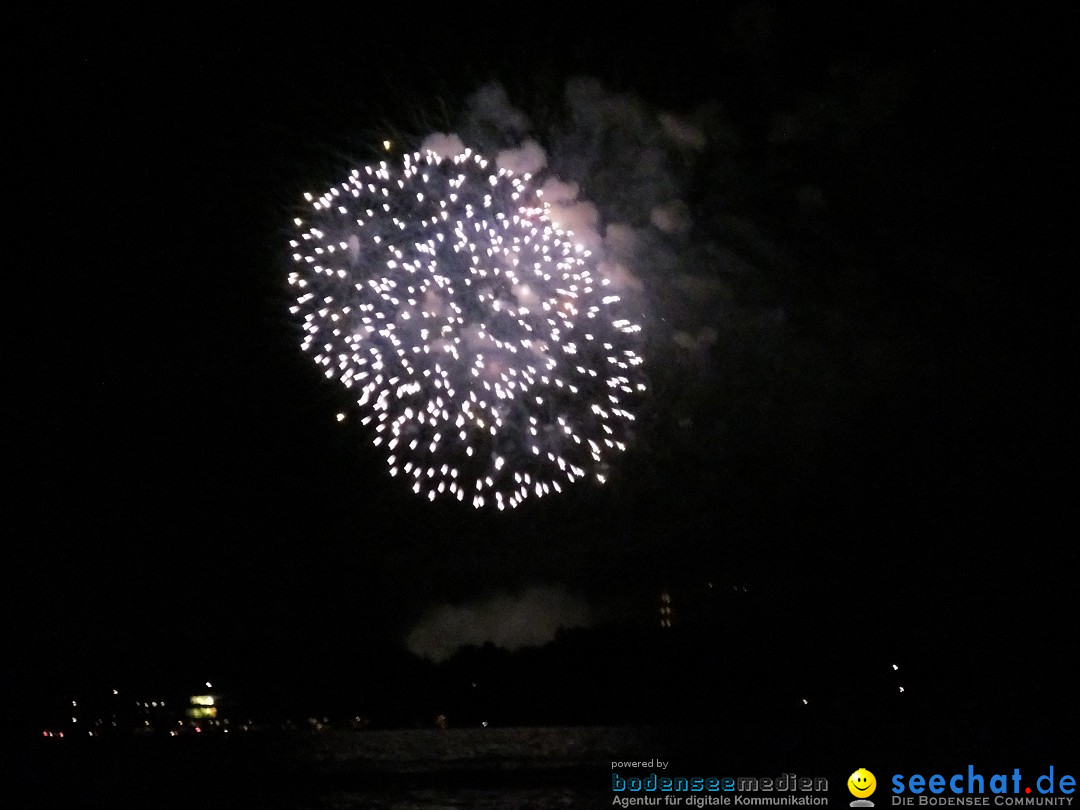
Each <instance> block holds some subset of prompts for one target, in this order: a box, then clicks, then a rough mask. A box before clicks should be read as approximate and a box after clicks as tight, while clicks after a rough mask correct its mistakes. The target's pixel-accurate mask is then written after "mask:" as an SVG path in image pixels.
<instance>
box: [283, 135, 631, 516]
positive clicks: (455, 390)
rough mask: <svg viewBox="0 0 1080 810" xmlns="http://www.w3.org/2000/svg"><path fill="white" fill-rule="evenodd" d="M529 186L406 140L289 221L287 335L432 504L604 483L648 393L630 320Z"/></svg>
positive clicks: (394, 470) (466, 155)
mask: <svg viewBox="0 0 1080 810" xmlns="http://www.w3.org/2000/svg"><path fill="white" fill-rule="evenodd" d="M530 181H531V177H530V175H528V174H522V175H516V174H514V173H513V172H511V171H509V170H506V169H495V168H493V167H491V166H490V165H489V162H488V161H487V160H485V159H484V158H483V157H482V156H480V155H478V154H475V153H473V152H472V151H471V150H468V149H464V150H463V151H461V152H460V153H458V154H454V155H453V156H450V157H444V156H442V155H439V154H437V153H436V152H434V151H431V150H428V151H425V152H422V153H421V152H415V153H412V154H407V155H405V156H404V157H403V159H402V161H401V165H400V166H391V165H389V164H388V163H386V162H381V163H379V164H378V165H369V166H365V167H363V168H362V169H357V170H353V171H352V173H351V175H350V176H349V178H348V179H347V180H346V181H345V182H343V183H341V184H339V185H337V186H334V187H332V188H331V189H329V190H328V191H327V192H325V193H324V194H321V195H319V196H317V197H316V196H313V195H310V194H308V195H305V197H306V199H307V200H308V202H309V203H310V210H309V211H308V214H307V217H306V218H304V217H300V218H297V219H296V220H295V225H296V227H297V230H298V234H297V236H296V237H295V238H294V239H292V240H291V241H290V245H291V246H292V249H293V259H294V261H295V263H296V269H295V270H294V272H292V273H290V274H289V283H290V284H291V285H292V286H293V287H294V288H296V290H297V293H298V297H297V298H296V303H295V305H294V306H293V307H292V308H291V310H290V311H291V312H292V313H293V314H294V315H295V316H297V317H298V318H299V319H300V320H301V322H302V327H303V331H304V333H305V335H304V338H303V341H302V344H301V346H302V348H303V349H304V351H306V352H309V353H310V354H311V355H312V356H313V358H314V360H315V362H316V363H317V364H318V365H319V366H320V368H322V369H323V371H324V373H325V375H326V376H327V377H328V378H337V379H338V380H339V381H340V382H341V383H342V384H344V385H345V386H346V387H347V388H350V389H352V390H354V391H357V392H358V399H357V403H358V405H359V406H360V407H361V409H362V410H363V411H364V412H365V416H364V417H363V420H362V421H363V422H364V424H366V425H369V426H370V427H371V429H372V430H373V434H374V435H373V438H372V440H373V442H374V444H375V445H376V446H378V447H380V448H384V449H385V451H386V453H387V464H388V467H389V472H390V474H391V475H393V476H401V477H404V478H406V479H407V480H408V481H409V484H410V486H411V488H412V489H413V491H414V492H416V493H418V494H421V495H424V496H425V497H427V498H428V499H430V500H435V499H436V498H438V497H442V496H445V497H451V498H456V499H457V500H461V501H465V500H468V501H469V502H471V503H472V504H473V506H475V507H477V508H479V507H483V506H485V505H495V506H497V507H498V508H500V509H505V508H512V507H515V506H517V505H519V504H520V503H521V502H522V501H523V500H524V499H525V498H527V497H529V496H530V495H531V496H537V497H539V496H542V495H545V494H548V493H550V492H560V491H562V488H563V487H564V486H565V485H567V484H571V483H573V482H575V481H578V480H580V479H583V478H586V477H587V476H592V477H595V478H596V479H597V480H599V481H601V482H603V480H604V477H605V471H606V469H607V465H608V463H609V460H610V458H611V457H612V456H613V455H615V454H617V453H619V452H621V451H623V450H624V449H625V448H626V443H627V434H628V431H629V428H630V425H631V424H632V422H633V421H634V415H633V413H632V412H631V411H630V410H629V408H630V407H631V403H632V401H633V399H634V397H635V396H636V395H637V394H638V393H639V392H641V391H643V390H644V389H645V385H644V383H643V382H642V381H641V375H640V368H639V367H640V364H641V362H642V360H641V357H640V355H639V354H638V353H637V351H636V346H637V344H638V342H639V337H640V336H639V334H638V333H639V332H640V326H639V325H637V324H636V323H633V322H631V321H630V320H629V319H628V318H626V317H625V316H624V315H621V314H620V312H619V308H620V297H619V294H618V292H617V291H616V290H615V289H614V287H613V285H611V284H610V283H609V281H608V280H607V279H605V278H601V277H599V276H598V275H597V274H596V272H595V268H594V261H595V260H594V259H593V257H592V255H591V253H590V251H588V250H587V249H586V248H584V247H583V246H582V245H580V244H578V243H577V242H575V240H574V237H573V235H572V234H571V233H570V232H568V231H566V230H563V229H561V228H560V227H559V226H558V225H557V224H556V223H555V222H553V221H552V219H551V217H550V211H549V208H548V206H547V205H546V204H545V203H544V201H543V199H542V192H541V191H539V190H538V189H535V188H533V187H532V185H531V183H530Z"/></svg>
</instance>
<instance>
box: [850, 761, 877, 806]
mask: <svg viewBox="0 0 1080 810" xmlns="http://www.w3.org/2000/svg"><path fill="white" fill-rule="evenodd" d="M847 789H848V790H850V791H851V795H852V796H854V797H855V798H856V799H865V798H866V797H867V796H869V795H871V794H872V793H873V792H874V791H875V790H876V789H877V779H875V778H874V775H873V774H872V773H870V771H868V770H866V768H859V770H857V771H855V773H853V774H852V775H851V776H849V777H848V780H847Z"/></svg>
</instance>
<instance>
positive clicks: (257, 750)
mask: <svg viewBox="0 0 1080 810" xmlns="http://www.w3.org/2000/svg"><path fill="white" fill-rule="evenodd" d="M648 737H649V732H647V731H645V730H639V729H629V728H510V729H498V728H477V729H452V730H437V729H430V730H429V729H411V730H388V731H370V730H365V731H360V732H325V733H322V734H310V735H309V734H304V733H290V734H269V733H263V734H251V735H244V736H233V737H226V736H217V737H206V738H193V737H188V738H175V739H173V738H146V739H86V740H82V739H77V740H73V739H65V740H54V739H53V740H40V741H39V740H35V741H33V743H32V744H31V745H30V746H28V747H27V748H26V749H25V750H24V752H23V753H22V755H21V758H17V759H16V760H15V761H14V762H13V763H12V765H13V766H14V768H13V771H14V773H12V772H9V774H8V776H9V778H8V779H7V780H5V781H6V782H7V786H6V789H5V796H6V797H7V798H6V799H4V800H3V801H0V806H2V807H4V808H5V809H6V808H8V807H11V808H16V807H146V808H154V807H259V808H312V809H313V810H314V809H315V808H327V809H329V808H333V809H334V810H352V809H353V808H376V809H379V808H402V809H403V810H434V809H435V808H492V809H493V810H494V808H529V809H530V810H547V808H572V807H601V806H605V807H606V806H609V805H610V801H611V795H612V794H611V785H610V779H611V776H610V774H611V762H612V761H613V760H618V759H627V758H637V757H640V756H641V755H642V754H643V753H644V747H647V746H648V742H647V738H648ZM12 776H14V778H13V779H12V778H10V777H12ZM15 794H18V795H15Z"/></svg>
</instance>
